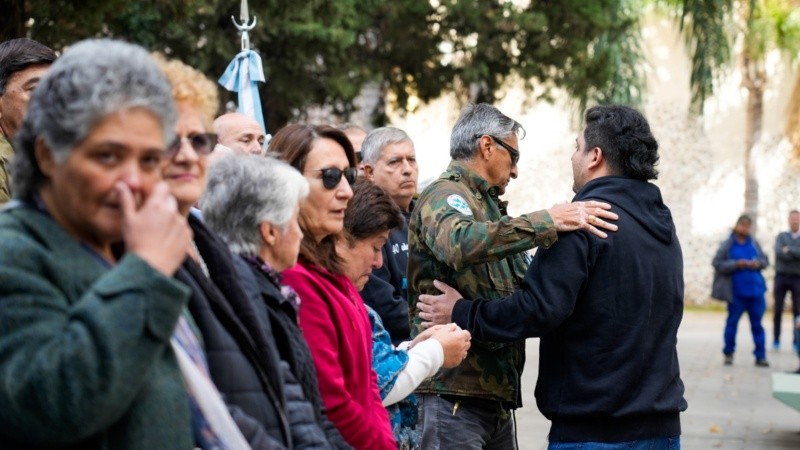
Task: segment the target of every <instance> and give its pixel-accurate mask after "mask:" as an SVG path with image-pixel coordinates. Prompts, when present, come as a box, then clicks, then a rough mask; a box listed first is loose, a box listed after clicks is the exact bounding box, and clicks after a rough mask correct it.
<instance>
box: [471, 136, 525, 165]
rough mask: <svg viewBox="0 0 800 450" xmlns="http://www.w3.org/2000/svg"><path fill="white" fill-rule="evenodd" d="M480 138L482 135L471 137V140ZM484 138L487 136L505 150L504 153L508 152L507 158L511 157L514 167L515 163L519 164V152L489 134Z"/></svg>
mask: <svg viewBox="0 0 800 450" xmlns="http://www.w3.org/2000/svg"><path fill="white" fill-rule="evenodd" d="M482 136H484V135H483V134H476V135H475V136H473V139H480V138H481V137H482ZM486 136H489V137H490V138H492V139H494V141H495V142H496V143H498V144H499V145H500V147H503V148H504V149H506V151H507V152H508V154H509V156H511V164H514V165H515V166H516V165H517V163H518V162H519V150H517V149H515V148H514V147H512V146H510V145H508V144H506V143H505V142H504V141H502V140H500V139H498V138H496V137H494V136H492V135H491V134H487V135H486Z"/></svg>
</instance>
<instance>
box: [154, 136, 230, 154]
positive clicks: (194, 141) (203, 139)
mask: <svg viewBox="0 0 800 450" xmlns="http://www.w3.org/2000/svg"><path fill="white" fill-rule="evenodd" d="M184 139H186V140H188V141H189V145H191V146H192V148H193V149H194V151H195V152H196V153H197V154H198V155H199V156H205V155H208V154H209V153H211V152H213V151H214V146H216V145H217V135H216V134H214V133H200V134H193V135H191V136H189V137H186V138H184V137H181V136H176V137H175V140H174V141H172V143H171V144H169V146H168V147H167V151H166V152H164V156H165V157H166V158H167V159H172V158H174V157H175V155H177V154H178V152H179V151H181V145H183V140H184Z"/></svg>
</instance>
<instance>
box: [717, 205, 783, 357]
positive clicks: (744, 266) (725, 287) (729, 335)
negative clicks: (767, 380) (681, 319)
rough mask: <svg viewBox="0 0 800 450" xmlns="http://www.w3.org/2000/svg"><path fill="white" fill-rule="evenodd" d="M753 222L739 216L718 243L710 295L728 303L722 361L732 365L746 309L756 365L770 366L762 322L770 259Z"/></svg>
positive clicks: (765, 304) (765, 306)
mask: <svg viewBox="0 0 800 450" xmlns="http://www.w3.org/2000/svg"><path fill="white" fill-rule="evenodd" d="M752 223H753V221H752V219H750V216H747V215H741V216H739V218H738V219H737V220H736V225H735V226H734V227H733V231H732V232H731V235H730V236H729V237H728V239H725V240H724V241H722V243H721V244H720V245H719V248H718V249H717V253H716V254H715V255H714V260H713V261H712V262H711V264H712V265H713V266H714V281H713V285H712V290H711V296H712V297H714V298H717V299H720V300H724V301H726V302H728V318H727V320H726V321H725V333H724V335H723V338H724V341H725V345H724V347H723V348H722V353H723V355H724V359H723V363H724V364H725V365H726V366H729V365H731V364H733V353H734V352H735V351H736V331H737V329H738V328H739V319H741V317H742V314H744V312H745V311H747V316H748V317H749V319H750V332H751V334H752V335H753V344H754V345H755V350H754V351H753V356H755V364H756V366H758V367H769V362H767V350H766V344H765V341H766V332H765V331H764V326H763V325H762V324H761V319H762V318H763V317H764V312H765V311H766V310H767V301H766V300H765V299H764V293H765V292H766V291H767V283H766V282H765V281H764V276H763V275H761V271H762V270H764V269H765V268H766V267H767V266H769V259H768V258H767V256H766V255H765V254H764V252H763V251H762V250H761V246H760V245H759V244H758V242H757V241H756V240H755V239H754V238H753V237H752V236H751V235H750V226H751V225H752Z"/></svg>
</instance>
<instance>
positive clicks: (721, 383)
mask: <svg viewBox="0 0 800 450" xmlns="http://www.w3.org/2000/svg"><path fill="white" fill-rule="evenodd" d="M770 314H771V313H768V316H769V315H770ZM765 319H766V318H765ZM724 322H725V314H724V313H721V312H687V313H686V314H685V315H684V319H683V323H682V324H681V328H680V331H679V334H678V357H679V358H680V364H681V377H682V378H683V382H684V384H685V385H686V400H687V401H688V402H689V409H688V410H686V412H685V413H684V414H683V415H682V417H681V423H682V427H683V436H682V438H681V446H682V448H683V449H684V450H710V449H742V450H745V449H746V450H767V449H769V450H789V449H792V450H797V449H800V412H798V411H795V410H793V409H791V408H789V407H788V406H785V405H784V404H783V403H781V402H779V401H778V400H775V399H774V398H773V397H772V390H771V389H772V381H771V375H770V374H771V373H772V372H775V371H781V372H786V371H794V370H795V369H797V367H798V358H797V355H796V354H794V353H793V352H791V351H790V350H791V345H792V344H791V336H790V335H789V334H787V333H786V331H785V330H791V317H790V316H789V315H786V316H785V317H784V321H783V330H784V336H783V337H782V340H783V347H782V349H781V351H779V352H770V353H769V354H768V359H769V362H770V364H771V367H769V368H766V369H765V368H759V367H755V366H754V364H753V363H754V359H753V356H752V350H753V344H752V339H751V337H750V327H749V322H748V321H747V318H746V317H742V321H741V322H740V323H739V333H738V336H737V348H738V349H739V350H738V351H737V352H736V360H735V362H734V365H733V366H723V365H722V353H721V349H722V328H723V325H724ZM771 324H772V320H771V316H770V317H769V320H764V326H765V327H766V328H767V336H768V337H769V338H770V339H768V340H769V341H770V342H771V336H772V325H771ZM538 348H539V341H538V339H529V340H528V360H527V366H526V368H525V374H524V375H523V386H524V390H523V399H524V401H525V403H526V406H525V407H524V408H522V409H520V410H519V411H517V427H518V430H519V444H520V449H521V450H539V449H546V448H547V432H548V430H549V428H550V422H549V421H548V420H547V419H545V418H544V417H542V415H541V414H540V413H539V411H538V410H537V409H536V405H535V402H534V399H533V387H534V385H535V383H536V373H537V364H538V360H539V355H538ZM798 376H800V375H798Z"/></svg>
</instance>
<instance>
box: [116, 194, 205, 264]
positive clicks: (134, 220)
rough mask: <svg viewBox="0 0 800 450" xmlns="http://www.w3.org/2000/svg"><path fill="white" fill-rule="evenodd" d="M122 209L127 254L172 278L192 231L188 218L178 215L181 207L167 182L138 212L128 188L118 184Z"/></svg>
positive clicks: (123, 234)
mask: <svg viewBox="0 0 800 450" xmlns="http://www.w3.org/2000/svg"><path fill="white" fill-rule="evenodd" d="M116 187H117V191H118V192H119V195H120V204H121V206H122V215H123V223H122V236H123V240H124V241H125V246H126V248H127V250H128V251H130V252H133V253H136V254H137V255H138V256H139V257H140V258H142V259H143V260H145V261H146V262H147V263H148V264H150V265H151V266H153V268H155V269H156V270H158V271H159V272H161V273H163V274H165V275H167V276H170V277H171V276H172V275H173V274H174V273H175V271H176V270H177V269H178V267H180V265H181V264H182V263H183V260H184V259H185V258H186V252H187V250H188V248H189V243H190V241H191V240H192V230H191V228H189V223H188V222H187V220H186V217H184V216H182V215H181V214H180V213H179V212H178V203H177V201H176V200H175V197H173V196H172V194H170V192H169V187H168V186H167V184H166V183H164V182H159V183H158V184H156V186H155V188H154V189H153V193H152V194H151V195H150V197H149V198H148V199H147V200H145V202H144V204H143V205H142V206H141V207H140V208H138V209H137V205H136V201H135V200H134V197H133V194H132V193H131V191H130V189H129V188H128V186H127V185H126V184H125V183H123V182H119V183H117V186H116Z"/></svg>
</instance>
